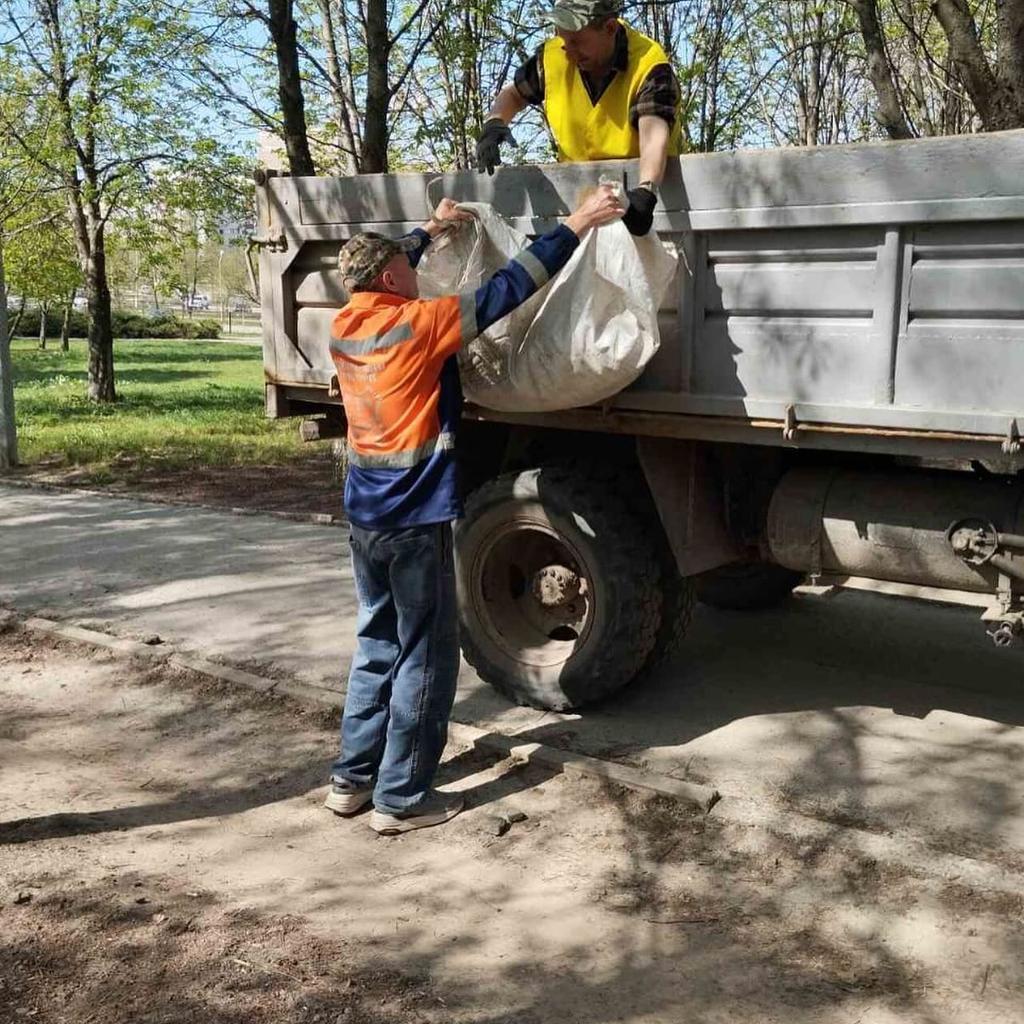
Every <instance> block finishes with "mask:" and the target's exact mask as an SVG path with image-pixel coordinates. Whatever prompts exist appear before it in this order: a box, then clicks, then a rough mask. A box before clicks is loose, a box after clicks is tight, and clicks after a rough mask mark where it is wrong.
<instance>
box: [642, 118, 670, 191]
mask: <svg viewBox="0 0 1024 1024" xmlns="http://www.w3.org/2000/svg"><path fill="white" fill-rule="evenodd" d="M637 128H638V130H639V133H640V169H639V174H640V176H639V178H638V179H637V181H638V182H639V181H653V182H654V184H655V185H660V184H661V179H662V178H664V177H665V163H666V161H667V159H668V142H669V134H670V132H671V129H670V127H669V123H668V122H667V121H666V120H665V119H664V118H662V117H657V116H656V115H653V114H648V115H646V116H644V117H641V118H640V122H639V124H638V125H637Z"/></svg>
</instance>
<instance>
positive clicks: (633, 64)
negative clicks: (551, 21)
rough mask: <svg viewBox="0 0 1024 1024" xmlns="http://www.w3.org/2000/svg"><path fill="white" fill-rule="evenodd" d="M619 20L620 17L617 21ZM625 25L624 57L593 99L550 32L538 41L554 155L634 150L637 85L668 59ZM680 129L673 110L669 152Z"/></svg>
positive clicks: (607, 155) (593, 156)
mask: <svg viewBox="0 0 1024 1024" xmlns="http://www.w3.org/2000/svg"><path fill="white" fill-rule="evenodd" d="M620 24H622V22H620ZM622 27H623V28H624V29H625V30H626V40H627V46H628V51H627V52H628V63H627V65H626V70H625V71H619V72H617V73H616V75H615V77H614V78H613V79H612V81H611V84H610V85H609V86H608V88H607V89H606V90H605V91H604V94H603V95H602V96H601V98H600V100H598V101H597V103H592V102H591V100H590V95H589V93H588V92H587V87H586V86H585V85H584V84H583V76H582V74H581V72H580V70H579V68H577V67H576V65H575V64H573V63H572V62H571V61H570V60H569V58H568V57H566V55H565V51H564V50H563V49H562V41H561V40H560V39H559V38H558V37H557V36H556V37H555V38H554V39H549V40H548V41H547V42H546V43H545V44H544V53H543V60H544V114H545V116H546V117H547V119H548V124H549V125H550V126H551V131H552V132H553V133H554V136H555V142H556V144H557V146H558V159H559V161H562V162H564V161H577V160H581V161H585V160H625V159H628V158H630V157H638V156H639V155H640V133H639V131H637V129H636V128H634V127H633V126H632V125H631V124H630V123H629V108H630V106H631V105H632V102H633V98H634V97H635V96H636V94H637V90H638V89H639V88H640V86H641V85H643V83H644V79H646V78H647V76H648V74H650V72H651V69H652V68H655V67H657V66H658V65H659V64H669V63H671V62H670V61H669V59H668V57H667V56H666V54H665V51H664V50H663V49H662V48H661V46H659V45H658V43H656V42H655V41H654V40H653V39H648V38H647V36H644V35H641V34H640V33H639V32H635V31H634V30H633V29H631V28H630V27H629V26H628V25H625V24H622ZM681 141H682V130H681V126H680V123H679V117H678V114H677V115H676V120H675V124H674V125H673V126H672V132H671V134H670V135H669V147H668V152H669V156H678V155H679V151H680V144H681Z"/></svg>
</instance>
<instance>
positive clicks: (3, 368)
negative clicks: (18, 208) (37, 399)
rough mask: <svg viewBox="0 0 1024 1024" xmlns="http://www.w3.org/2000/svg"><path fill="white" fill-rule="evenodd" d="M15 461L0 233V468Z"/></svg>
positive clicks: (9, 337)
mask: <svg viewBox="0 0 1024 1024" xmlns="http://www.w3.org/2000/svg"><path fill="white" fill-rule="evenodd" d="M17 464H18V432H17V429H16V427H15V423H14V378H13V376H12V371H11V335H10V332H9V330H8V326H7V277H6V275H5V272H4V240H3V235H2V234H0V472H2V471H3V470H6V469H11V468H12V467H14V466H16V465H17Z"/></svg>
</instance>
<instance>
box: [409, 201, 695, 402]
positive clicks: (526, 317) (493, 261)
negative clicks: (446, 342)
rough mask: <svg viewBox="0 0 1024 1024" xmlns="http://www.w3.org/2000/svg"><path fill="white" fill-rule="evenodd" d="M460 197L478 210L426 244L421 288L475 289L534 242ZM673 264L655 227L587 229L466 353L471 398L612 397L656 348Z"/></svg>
mask: <svg viewBox="0 0 1024 1024" xmlns="http://www.w3.org/2000/svg"><path fill="white" fill-rule="evenodd" d="M460 206H461V207H462V208H463V209H466V210H470V211H471V212H472V213H474V214H475V215H476V219H475V220H474V221H472V222H466V223H465V224H464V226H463V227H462V229H461V230H459V231H457V232H452V233H450V234H447V235H444V236H442V237H441V238H440V239H438V240H437V241H436V242H435V243H434V244H433V245H432V246H431V247H430V248H429V249H428V250H427V252H426V254H425V255H424V257H423V260H422V261H421V263H420V266H419V271H420V290H421V292H422V294H423V295H424V296H425V297H432V296H439V295H451V294H454V293H456V292H462V291H466V290H473V289H475V288H478V287H479V286H480V285H481V284H482V283H483V282H484V281H486V279H487V278H488V277H490V276H491V274H493V273H494V272H495V271H497V270H500V269H501V268H502V267H503V266H504V265H505V264H506V263H507V262H508V261H509V260H510V259H512V258H513V257H514V256H515V255H517V254H518V253H519V252H521V251H522V250H523V249H525V248H526V246H527V245H528V244H529V239H528V238H527V237H526V236H525V235H524V234H522V233H521V232H519V231H517V230H516V229H515V228H513V227H512V226H511V225H510V224H509V223H508V222H507V221H505V220H504V218H503V217H501V215H500V214H498V213H497V212H496V211H495V210H494V208H493V207H491V206H490V205H489V204H487V203H462V204H460ZM676 263H677V260H676V257H675V256H673V255H672V254H670V253H669V252H668V251H667V250H666V248H665V246H664V245H663V243H662V242H660V241H659V240H658V237H657V236H656V235H655V234H654V233H653V232H651V233H650V234H648V235H646V236H644V237H642V238H634V237H633V236H632V235H631V234H630V233H629V232H628V231H627V230H626V227H625V225H624V224H622V223H620V222H618V221H617V222H615V223H614V224H609V225H607V226H605V227H602V228H598V229H596V230H592V231H589V232H588V233H587V235H586V236H585V237H584V239H583V242H582V243H581V244H580V246H579V247H578V248H577V250H576V251H575V252H574V253H573V255H572V258H571V259H570V261H569V263H568V264H567V265H566V266H565V267H564V268H563V269H562V271H561V272H560V273H558V274H556V275H555V277H554V278H553V279H552V280H551V281H549V282H548V283H547V284H546V285H544V287H543V288H541V289H539V290H538V291H537V293H536V294H535V295H533V296H531V298H530V299H529V300H528V301H527V302H525V303H523V305H522V306H520V307H519V308H518V309H516V310H514V311H513V312H512V313H511V314H510V315H509V316H507V317H505V318H504V319H502V320H499V321H498V322H497V323H495V324H493V325H492V326H491V327H489V328H488V329H487V330H486V331H484V333H483V334H482V335H480V337H479V338H477V339H476V341H473V342H471V343H470V344H469V345H467V346H466V347H465V348H464V349H463V351H462V352H461V353H460V355H459V369H460V372H461V376H462V387H463V391H464V392H465V394H466V398H467V399H469V401H471V402H474V403H475V404H477V405H480V406H483V407H484V408H488V409H497V410H504V411H510V412H548V411H552V410H557V409H574V408H579V407H580V406H585V405H594V404H596V403H599V402H603V401H604V400H605V399H607V398H611V397H612V396H613V395H615V394H617V393H618V392H619V391H621V390H622V389H623V388H625V387H627V386H628V385H630V384H632V383H633V381H634V380H636V379H637V377H639V376H640V374H641V373H642V372H643V369H644V367H645V366H646V365H647V363H648V362H649V361H650V359H651V357H652V356H653V355H654V353H655V352H657V350H658V345H659V341H660V339H659V335H658V307H659V306H660V305H661V301H662V298H663V297H664V295H665V292H666V289H667V288H668V286H669V284H670V283H671V282H672V280H673V278H674V277H675V272H676Z"/></svg>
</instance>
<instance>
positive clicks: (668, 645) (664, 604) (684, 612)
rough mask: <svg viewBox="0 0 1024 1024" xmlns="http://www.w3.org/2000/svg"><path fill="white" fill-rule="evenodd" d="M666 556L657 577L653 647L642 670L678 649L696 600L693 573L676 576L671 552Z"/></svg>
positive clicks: (657, 665)
mask: <svg viewBox="0 0 1024 1024" xmlns="http://www.w3.org/2000/svg"><path fill="white" fill-rule="evenodd" d="M668 557H669V560H668V561H667V562H665V563H664V568H663V570H662V577H661V624H660V625H659V627H658V632H657V634H656V635H655V638H654V647H653V648H652V650H651V653H650V654H649V655H648V657H647V664H646V665H644V673H645V674H646V673H648V672H654V671H656V670H657V669H659V668H661V666H662V665H664V664H665V663H666V662H668V661H672V660H673V659H674V658H675V657H676V655H678V654H679V652H680V651H681V650H682V648H683V641H684V640H685V639H686V633H687V631H688V630H689V628H690V622H691V621H692V619H693V609H694V607H695V605H696V603H697V593H696V591H697V588H696V587H695V585H694V582H693V577H692V576H680V575H679V571H678V570H677V569H676V565H675V559H674V558H672V556H671V553H670V554H669V556H668Z"/></svg>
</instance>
